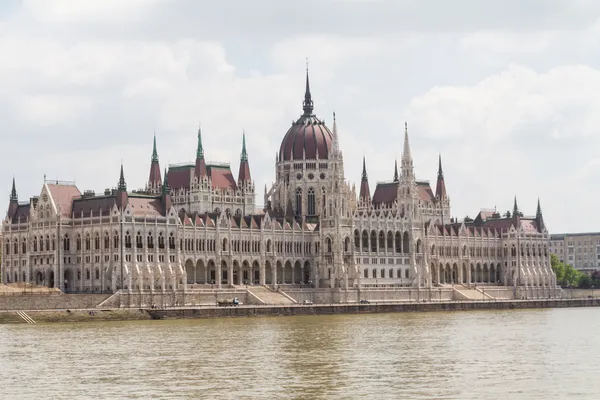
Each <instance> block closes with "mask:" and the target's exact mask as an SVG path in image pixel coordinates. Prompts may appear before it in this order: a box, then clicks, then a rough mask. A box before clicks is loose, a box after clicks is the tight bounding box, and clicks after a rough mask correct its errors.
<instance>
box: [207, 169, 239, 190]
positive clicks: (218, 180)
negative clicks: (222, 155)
mask: <svg viewBox="0 0 600 400" xmlns="http://www.w3.org/2000/svg"><path fill="white" fill-rule="evenodd" d="M206 169H207V172H208V176H210V180H211V182H212V187H213V188H216V189H230V190H236V189H237V185H236V183H235V179H234V178H233V174H232V173H231V169H230V168H229V165H226V164H223V165H222V164H209V165H207V166H206Z"/></svg>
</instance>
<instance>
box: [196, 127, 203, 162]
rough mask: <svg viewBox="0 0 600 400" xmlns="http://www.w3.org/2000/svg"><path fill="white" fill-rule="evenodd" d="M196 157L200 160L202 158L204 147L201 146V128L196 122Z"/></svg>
mask: <svg viewBox="0 0 600 400" xmlns="http://www.w3.org/2000/svg"><path fill="white" fill-rule="evenodd" d="M196 158H197V159H198V160H201V159H203V158H204V148H203V147H202V129H201V127H200V124H198V148H197V149H196Z"/></svg>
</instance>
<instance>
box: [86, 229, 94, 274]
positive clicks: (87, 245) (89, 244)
mask: <svg viewBox="0 0 600 400" xmlns="http://www.w3.org/2000/svg"><path fill="white" fill-rule="evenodd" d="M91 245H92V240H91V238H90V234H89V233H88V234H86V235H85V249H86V250H89V249H90V247H91ZM88 279H89V278H88Z"/></svg>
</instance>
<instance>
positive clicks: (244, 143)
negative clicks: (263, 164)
mask: <svg viewBox="0 0 600 400" xmlns="http://www.w3.org/2000/svg"><path fill="white" fill-rule="evenodd" d="M240 161H242V162H244V161H248V153H246V132H245V131H242V156H241V158H240Z"/></svg>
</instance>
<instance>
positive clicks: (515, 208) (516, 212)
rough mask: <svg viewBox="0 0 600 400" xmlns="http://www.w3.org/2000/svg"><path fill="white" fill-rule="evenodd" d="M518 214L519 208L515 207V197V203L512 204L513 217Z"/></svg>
mask: <svg viewBox="0 0 600 400" xmlns="http://www.w3.org/2000/svg"><path fill="white" fill-rule="evenodd" d="M516 214H519V206H517V196H515V203H514V204H513V216H514V215H516Z"/></svg>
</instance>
